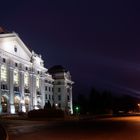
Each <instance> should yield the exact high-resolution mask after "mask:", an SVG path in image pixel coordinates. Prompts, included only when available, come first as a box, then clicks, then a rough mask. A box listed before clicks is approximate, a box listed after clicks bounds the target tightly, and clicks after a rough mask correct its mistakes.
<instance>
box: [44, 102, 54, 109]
mask: <svg viewBox="0 0 140 140" xmlns="http://www.w3.org/2000/svg"><path fill="white" fill-rule="evenodd" d="M51 108H52V106H51V103H50V101H48V102H46V103H45V106H44V109H51Z"/></svg>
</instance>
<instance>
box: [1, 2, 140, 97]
mask: <svg viewBox="0 0 140 140" xmlns="http://www.w3.org/2000/svg"><path fill="white" fill-rule="evenodd" d="M0 25H1V26H3V27H5V28H6V29H8V30H9V31H15V32H17V33H18V34H19V36H20V37H21V39H22V40H23V41H24V43H25V44H26V45H27V46H29V47H30V48H32V49H33V50H34V51H35V52H37V53H40V54H42V57H43V59H44V60H45V61H46V62H45V65H46V67H47V68H48V67H51V66H52V65H55V64H62V65H63V66H65V67H66V68H67V69H69V70H70V72H71V74H72V78H73V80H74V81H75V87H74V92H75V94H78V93H80V92H85V91H86V90H88V89H90V88H91V87H92V86H94V87H96V88H101V89H111V90H113V91H115V92H117V93H118V92H119V93H128V94H133V95H140V93H139V91H140V55H139V54H140V8H139V3H136V2H134V1H133V0H127V1H124V0H118V1H116V2H115V1H113V0H112V1H111V0H110V1H108V0H96V1H94V0H50V1H49V0H39V1H38V0H23V1H22V0H17V1H16V0H12V1H6V0H5V1H2V2H1V3H0ZM85 93H86V92H85Z"/></svg>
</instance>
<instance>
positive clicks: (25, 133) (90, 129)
mask: <svg viewBox="0 0 140 140" xmlns="http://www.w3.org/2000/svg"><path fill="white" fill-rule="evenodd" d="M2 123H3V124H4V125H5V127H6V128H7V131H8V134H9V139H10V140H140V117H139V116H135V117H114V118H105V119H98V120H82V121H57V122H47V121H19V120H8V121H2Z"/></svg>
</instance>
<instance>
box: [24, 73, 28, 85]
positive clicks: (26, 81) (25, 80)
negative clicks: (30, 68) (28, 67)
mask: <svg viewBox="0 0 140 140" xmlns="http://www.w3.org/2000/svg"><path fill="white" fill-rule="evenodd" d="M28 84H29V75H28V73H25V74H24V85H25V86H28Z"/></svg>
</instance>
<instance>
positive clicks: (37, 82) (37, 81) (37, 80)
mask: <svg viewBox="0 0 140 140" xmlns="http://www.w3.org/2000/svg"><path fill="white" fill-rule="evenodd" d="M36 87H37V88H39V77H36Z"/></svg>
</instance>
